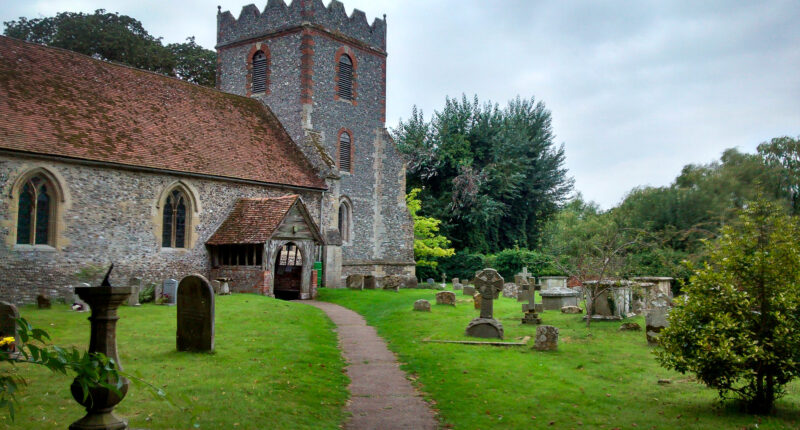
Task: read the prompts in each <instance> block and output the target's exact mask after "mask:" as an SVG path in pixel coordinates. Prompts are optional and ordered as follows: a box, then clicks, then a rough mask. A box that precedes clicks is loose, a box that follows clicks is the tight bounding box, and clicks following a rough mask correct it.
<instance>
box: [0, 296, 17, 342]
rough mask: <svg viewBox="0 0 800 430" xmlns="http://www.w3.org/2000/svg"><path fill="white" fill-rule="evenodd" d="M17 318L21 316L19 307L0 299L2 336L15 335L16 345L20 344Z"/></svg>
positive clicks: (0, 330)
mask: <svg viewBox="0 0 800 430" xmlns="http://www.w3.org/2000/svg"><path fill="white" fill-rule="evenodd" d="M17 318H19V311H17V307H16V306H14V305H13V304H11V303H8V302H2V301H0V338H4V337H13V338H14V344H15V345H19V334H17Z"/></svg>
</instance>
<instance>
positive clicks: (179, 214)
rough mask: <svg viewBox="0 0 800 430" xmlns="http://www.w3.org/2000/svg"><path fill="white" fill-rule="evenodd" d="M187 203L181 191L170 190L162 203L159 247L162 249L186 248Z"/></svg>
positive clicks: (188, 211)
mask: <svg viewBox="0 0 800 430" xmlns="http://www.w3.org/2000/svg"><path fill="white" fill-rule="evenodd" d="M189 209H190V208H189V201H188V200H187V199H186V195H185V194H184V193H183V192H182V191H181V190H177V189H176V190H172V192H170V193H169V196H167V200H166V201H165V202H164V211H163V217H164V219H163V229H162V231H161V246H162V247H164V248H185V247H186V242H187V240H186V236H187V235H186V226H187V225H189V222H188V221H189V220H188V217H189V215H190V213H191V212H190V210H189Z"/></svg>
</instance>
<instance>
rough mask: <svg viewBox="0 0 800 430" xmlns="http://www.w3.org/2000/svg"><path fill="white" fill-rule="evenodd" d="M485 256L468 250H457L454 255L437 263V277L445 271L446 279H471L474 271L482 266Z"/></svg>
mask: <svg viewBox="0 0 800 430" xmlns="http://www.w3.org/2000/svg"><path fill="white" fill-rule="evenodd" d="M485 258H486V257H484V256H483V255H481V254H472V253H470V252H469V251H459V252H456V255H455V256H453V257H450V258H448V259H446V260H443V261H442V262H440V263H439V271H440V273H439V277H440V278H441V276H442V275H441V273H446V274H447V278H448V279H452V278H458V279H463V280H466V279H472V278H473V277H474V276H475V272H477V271H478V270H481V269H483V268H484V261H485Z"/></svg>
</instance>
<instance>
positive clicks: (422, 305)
mask: <svg viewBox="0 0 800 430" xmlns="http://www.w3.org/2000/svg"><path fill="white" fill-rule="evenodd" d="M414 310H415V311H422V312H430V311H431V302H429V301H427V300H424V299H419V300H417V301H416V302H414Z"/></svg>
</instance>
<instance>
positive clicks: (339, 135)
mask: <svg viewBox="0 0 800 430" xmlns="http://www.w3.org/2000/svg"><path fill="white" fill-rule="evenodd" d="M342 133H347V134H349V135H350V173H353V166H355V164H356V159H355V154H356V137H355V136H354V135H353V130H350V129H349V128H345V127H342V128H341V129H340V130H339V132H338V133H336V167H337V168H339V160H340V159H341V158H340V157H339V154H340V153H341V151H342V148H341V147H340V145H341V142H342ZM339 171H341V169H339Z"/></svg>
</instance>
